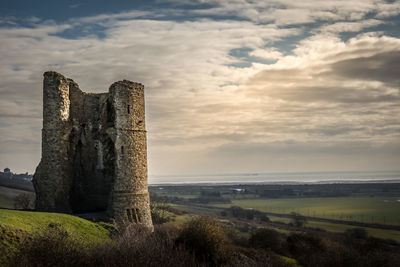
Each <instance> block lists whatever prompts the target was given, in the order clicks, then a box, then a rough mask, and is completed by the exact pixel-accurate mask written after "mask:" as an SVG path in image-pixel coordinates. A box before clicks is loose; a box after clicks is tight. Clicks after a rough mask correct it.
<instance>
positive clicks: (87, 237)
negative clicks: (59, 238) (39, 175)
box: [0, 209, 112, 266]
mask: <svg viewBox="0 0 400 267" xmlns="http://www.w3.org/2000/svg"><path fill="white" fill-rule="evenodd" d="M55 227H59V228H62V229H63V230H64V231H66V232H67V233H68V235H69V236H71V237H74V238H75V239H76V240H78V241H79V242H82V243H86V244H95V243H97V242H100V241H104V240H106V241H107V240H111V239H110V236H109V234H110V232H109V230H110V229H112V228H111V225H108V224H104V223H93V222H90V221H87V220H85V219H82V218H79V217H76V216H72V215H68V214H61V213H47V212H31V211H17V210H5V209H0V266H2V262H3V263H4V261H5V260H7V257H9V256H10V255H11V254H12V253H13V251H14V250H15V249H16V247H17V246H18V245H19V244H20V243H21V242H22V241H23V240H24V239H25V238H26V237H27V236H28V235H29V234H31V233H33V232H38V231H46V229H49V228H55Z"/></svg>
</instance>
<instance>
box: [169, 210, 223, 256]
mask: <svg viewBox="0 0 400 267" xmlns="http://www.w3.org/2000/svg"><path fill="white" fill-rule="evenodd" d="M177 244H183V245H184V246H185V247H186V248H188V249H190V250H192V251H194V253H195V255H196V257H197V258H198V259H199V260H201V261H205V262H212V263H222V262H226V261H227V259H228V258H229V256H230V255H229V252H230V251H229V249H230V246H231V243H230V241H229V239H228V236H227V232H226V231H225V229H224V228H223V227H222V226H221V225H220V224H219V223H218V222H217V221H215V220H213V219H211V218H208V217H200V218H194V219H192V220H191V221H189V222H188V223H186V225H185V226H184V228H183V230H182V232H181V234H180V235H179V237H178V239H177Z"/></svg>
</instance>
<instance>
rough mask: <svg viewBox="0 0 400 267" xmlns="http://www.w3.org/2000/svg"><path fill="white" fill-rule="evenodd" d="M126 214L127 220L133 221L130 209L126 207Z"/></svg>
mask: <svg viewBox="0 0 400 267" xmlns="http://www.w3.org/2000/svg"><path fill="white" fill-rule="evenodd" d="M126 216H127V217H128V221H129V222H133V218H132V217H133V216H132V210H130V209H127V210H126Z"/></svg>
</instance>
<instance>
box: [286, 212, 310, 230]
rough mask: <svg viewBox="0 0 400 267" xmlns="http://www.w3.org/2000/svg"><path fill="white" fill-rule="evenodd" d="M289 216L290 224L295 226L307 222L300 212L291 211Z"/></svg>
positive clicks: (300, 225)
mask: <svg viewBox="0 0 400 267" xmlns="http://www.w3.org/2000/svg"><path fill="white" fill-rule="evenodd" d="M290 216H291V219H292V224H293V225H295V226H297V227H302V226H303V225H304V224H305V223H306V222H307V220H306V218H305V217H304V216H303V215H301V214H300V213H297V212H291V213H290Z"/></svg>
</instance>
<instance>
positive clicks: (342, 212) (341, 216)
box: [213, 197, 400, 225]
mask: <svg viewBox="0 0 400 267" xmlns="http://www.w3.org/2000/svg"><path fill="white" fill-rule="evenodd" d="M399 200H400V197H398V198H393V197H335V198H286V199H240V200H235V199H233V200H232V203H231V204H214V205H213V206H216V207H224V208H228V207H230V206H232V205H236V206H240V207H242V208H252V209H256V210H260V211H265V212H274V213H283V214H288V213H290V212H293V211H294V212H298V213H300V214H302V215H305V216H312V217H319V218H328V219H338V220H351V221H359V222H365V223H380V224H390V225H400V201H399Z"/></svg>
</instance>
